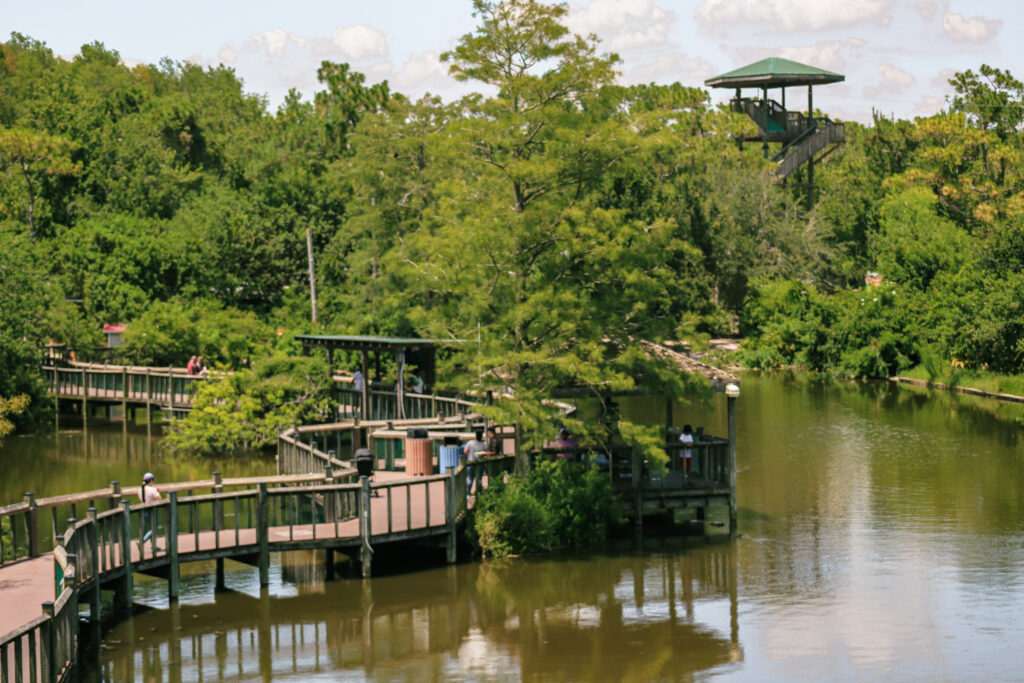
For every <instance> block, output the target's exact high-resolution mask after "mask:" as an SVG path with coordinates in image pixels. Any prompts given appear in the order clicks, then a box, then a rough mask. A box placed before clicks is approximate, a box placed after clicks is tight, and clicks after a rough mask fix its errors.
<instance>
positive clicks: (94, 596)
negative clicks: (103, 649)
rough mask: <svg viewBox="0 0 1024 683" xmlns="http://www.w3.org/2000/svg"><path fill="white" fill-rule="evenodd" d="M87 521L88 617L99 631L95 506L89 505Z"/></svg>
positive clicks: (98, 575)
mask: <svg viewBox="0 0 1024 683" xmlns="http://www.w3.org/2000/svg"><path fill="white" fill-rule="evenodd" d="M87 514H88V515H89V521H91V522H92V524H90V525H89V544H90V545H91V546H92V548H93V550H92V552H91V553H90V555H91V559H92V567H91V569H92V579H93V581H92V586H93V587H92V590H91V591H89V619H90V620H91V621H92V623H93V626H94V627H95V628H94V629H93V631H94V632H95V633H98V632H99V624H100V621H102V619H101V615H100V552H99V547H100V527H99V520H98V519H97V518H96V508H95V506H89V510H88V513H87Z"/></svg>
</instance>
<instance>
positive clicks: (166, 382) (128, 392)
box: [43, 363, 205, 410]
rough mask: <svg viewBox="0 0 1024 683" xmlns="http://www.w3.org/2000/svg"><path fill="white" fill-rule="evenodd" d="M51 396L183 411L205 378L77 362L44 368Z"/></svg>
mask: <svg viewBox="0 0 1024 683" xmlns="http://www.w3.org/2000/svg"><path fill="white" fill-rule="evenodd" d="M43 377H44V378H45V379H46V382H47V386H48V388H49V390H50V393H51V394H53V395H54V396H58V397H60V398H69V399H81V400H82V401H83V402H88V401H89V400H90V399H93V400H103V401H108V402H110V401H113V402H123V403H133V404H146V405H158V406H160V407H162V408H168V409H171V410H173V409H176V408H177V409H185V408H189V407H191V405H192V397H193V395H194V394H195V390H196V386H197V384H198V383H199V382H202V381H203V380H204V379H205V378H204V377H200V376H197V375H189V374H188V373H187V372H186V371H185V369H184V368H173V367H168V368H147V367H135V366H127V365H100V364H89V363H76V364H73V365H72V366H69V367H58V366H53V365H44V366H43Z"/></svg>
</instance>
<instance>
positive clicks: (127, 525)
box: [120, 500, 135, 608]
mask: <svg viewBox="0 0 1024 683" xmlns="http://www.w3.org/2000/svg"><path fill="white" fill-rule="evenodd" d="M121 507H122V508H123V509H124V519H123V523H122V525H121V563H122V564H123V565H124V579H123V580H122V584H121V605H120V607H122V608H129V607H131V605H132V593H134V592H135V586H134V583H133V579H132V504H131V503H130V502H129V501H127V500H122V501H121Z"/></svg>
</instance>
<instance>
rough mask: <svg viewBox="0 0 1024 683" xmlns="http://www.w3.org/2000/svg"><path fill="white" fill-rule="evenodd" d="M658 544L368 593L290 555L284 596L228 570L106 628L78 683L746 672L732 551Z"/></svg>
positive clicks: (440, 574) (688, 543)
mask: <svg viewBox="0 0 1024 683" xmlns="http://www.w3.org/2000/svg"><path fill="white" fill-rule="evenodd" d="M658 544H659V545H660V546H661V547H660V548H657V549H654V550H653V551H649V552H647V553H646V554H641V553H639V552H622V553H612V554H608V555H600V556H590V557H567V558H559V559H543V560H525V559H513V560H508V561H504V562H484V563H476V564H464V565H458V566H452V567H443V568H439V569H430V570H425V571H419V572H415V573H412V574H404V575H396V576H389V577H377V578H374V579H372V580H368V581H361V580H339V581H326V580H325V578H326V577H325V575H326V572H324V571H323V566H324V563H323V555H322V554H319V555H315V554H313V553H291V554H290V555H289V556H287V557H286V558H284V559H283V560H282V564H281V566H279V567H278V568H276V570H277V572H279V574H278V575H279V577H285V578H286V580H287V579H288V578H290V579H291V580H297V581H299V583H298V584H296V586H295V588H294V592H296V593H297V594H295V595H293V596H291V597H271V596H270V595H269V593H264V594H263V595H262V596H261V595H259V590H258V588H256V586H257V585H258V583H257V581H256V580H255V578H254V577H252V576H251V574H252V570H251V569H248V568H244V569H243V568H242V567H241V565H237V568H235V569H232V570H229V573H228V585H229V586H235V587H236V590H233V591H228V592H223V593H218V594H216V596H215V598H214V599H213V600H212V601H207V602H202V601H204V600H208V599H209V595H210V592H209V585H210V584H209V581H207V580H206V579H205V578H203V579H202V580H199V578H198V575H197V578H196V580H195V581H194V582H193V583H189V582H188V580H186V581H185V584H186V587H185V588H184V589H183V597H182V604H180V605H171V606H168V607H167V608H163V609H152V610H148V611H145V612H143V613H140V614H138V615H136V616H135V617H134V618H133V619H132V620H130V621H126V622H124V623H122V624H120V625H118V626H116V627H114V628H113V629H112V630H111V631H110V632H109V633H108V634H107V636H106V637H105V639H104V645H103V647H102V649H101V652H100V653H99V656H98V662H96V663H94V664H93V665H92V667H87V671H86V676H85V677H86V678H87V679H94V680H104V681H123V680H147V681H148V680H153V681H196V680H209V679H217V680H224V679H227V680H243V679H263V680H270V679H272V678H275V677H301V678H303V679H308V678H316V677H323V678H325V679H334V678H337V677H342V676H352V675H355V676H357V677H358V678H369V679H386V680H476V679H481V678H485V679H489V680H522V679H525V680H651V679H663V680H691V679H692V678H693V677H694V675H697V674H700V673H702V672H709V671H711V670H717V669H718V668H719V667H727V666H729V665H730V664H732V663H735V662H738V661H740V659H741V658H742V650H741V648H740V644H739V634H738V629H737V607H736V601H737V582H736V546H735V544H733V543H729V542H717V543H715V542H711V543H706V542H704V541H694V540H686V539H678V538H676V539H667V540H665V539H662V540H660V541H658ZM648 550H650V549H648ZM211 569H212V567H211ZM195 602H201V604H187V603H195ZM702 616H703V617H706V618H708V621H707V622H704V621H702Z"/></svg>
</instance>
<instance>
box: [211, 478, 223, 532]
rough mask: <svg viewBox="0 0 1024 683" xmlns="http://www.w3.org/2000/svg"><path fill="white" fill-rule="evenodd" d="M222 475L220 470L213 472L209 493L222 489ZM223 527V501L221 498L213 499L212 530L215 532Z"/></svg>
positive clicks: (219, 491) (218, 491) (220, 491)
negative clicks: (211, 486) (211, 487)
mask: <svg viewBox="0 0 1024 683" xmlns="http://www.w3.org/2000/svg"><path fill="white" fill-rule="evenodd" d="M223 481H224V479H223V477H222V476H221V474H220V472H214V473H213V489H212V490H211V491H210V492H211V493H222V492H223V491H224V484H223ZM223 528H224V502H223V501H221V500H215V501H213V530H214V532H215V533H218V534H219V533H220V532H221V530H222V529H223Z"/></svg>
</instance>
